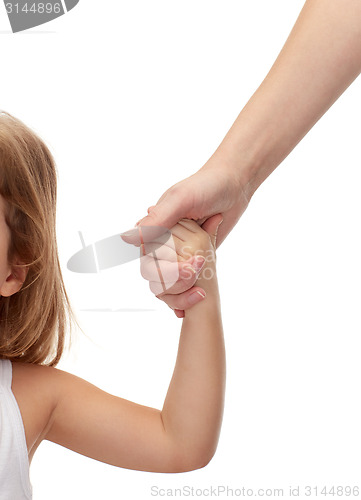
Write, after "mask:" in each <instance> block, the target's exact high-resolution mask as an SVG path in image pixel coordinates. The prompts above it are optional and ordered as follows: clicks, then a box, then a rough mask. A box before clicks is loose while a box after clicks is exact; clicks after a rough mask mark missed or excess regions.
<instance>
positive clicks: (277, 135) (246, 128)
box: [211, 0, 361, 198]
mask: <svg viewBox="0 0 361 500" xmlns="http://www.w3.org/2000/svg"><path fill="white" fill-rule="evenodd" d="M276 15H277V14H276ZM360 71H361V2H360V0H307V1H306V3H305V5H304V7H303V9H302V11H301V13H300V15H299V17H298V19H297V21H296V23H295V26H294V27H293V29H292V31H291V33H290V36H289V37H288V39H287V41H286V43H285V45H284V47H283V49H282V51H281V52H280V54H279V56H278V58H277V60H276V61H275V63H274V65H273V66H272V68H271V70H270V71H269V73H268V75H267V76H266V78H265V80H264V81H263V82H262V84H261V85H260V87H259V88H258V89H257V91H256V92H255V93H254V95H253V96H252V97H251V99H250V100H249V101H248V103H247V104H246V106H245V107H244V108H243V110H242V111H241V113H240V114H239V115H238V117H237V119H236V120H235V122H234V124H233V125H232V127H231V129H230V130H229V132H228V133H227V135H226V136H225V138H224V140H223V141H222V143H221V145H220V146H219V148H218V149H217V151H216V152H215V153H214V155H213V157H215V159H216V160H218V159H221V160H223V162H224V163H226V164H227V165H229V164H231V165H232V167H235V168H237V169H238V172H239V176H240V178H241V185H242V186H243V188H244V190H245V193H246V195H247V196H248V198H250V197H251V196H252V195H253V193H254V192H255V190H256V189H257V188H258V187H259V185H260V184H261V183H262V182H263V181H264V180H265V179H266V177H267V176H268V175H269V174H270V173H271V172H272V171H273V170H274V169H275V168H276V167H277V166H278V165H279V164H280V163H281V162H282V161H283V159H284V158H285V157H286V156H287V155H288V154H289V153H290V152H291V151H292V149H293V148H294V147H295V146H296V145H297V144H298V142H299V141H300V140H301V139H302V138H303V137H304V136H305V135H306V134H307V132H308V131H309V130H310V129H311V128H312V126H313V125H314V124H315V123H316V122H317V121H318V120H319V119H320V118H321V117H322V115H323V114H324V113H325V112H326V111H327V110H328V109H329V107H330V106H331V105H332V104H333V103H334V102H335V101H336V100H337V99H338V97H339V96H340V95H341V94H342V93H343V92H344V91H345V90H346V89H347V87H348V86H349V85H350V84H351V83H352V82H353V80H354V79H355V78H356V77H357V76H358V75H359V73H360ZM211 163H212V162H211Z"/></svg>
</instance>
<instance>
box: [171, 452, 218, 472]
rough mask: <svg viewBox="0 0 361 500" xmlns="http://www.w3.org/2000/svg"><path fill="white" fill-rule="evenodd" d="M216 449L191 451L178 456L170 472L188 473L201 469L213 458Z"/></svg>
mask: <svg viewBox="0 0 361 500" xmlns="http://www.w3.org/2000/svg"><path fill="white" fill-rule="evenodd" d="M215 451H216V449H215V448H211V449H207V450H192V451H189V452H186V453H183V454H181V455H179V454H178V456H177V458H176V460H175V461H174V463H173V468H174V470H173V471H172V472H174V473H178V472H190V471H192V470H197V469H203V467H206V466H207V465H208V464H209V462H210V461H211V460H212V458H213V457H214V454H215Z"/></svg>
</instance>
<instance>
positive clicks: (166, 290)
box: [149, 268, 198, 298]
mask: <svg viewBox="0 0 361 500" xmlns="http://www.w3.org/2000/svg"><path fill="white" fill-rule="evenodd" d="M185 271H186V273H188V275H187V276H186V277H184V278H182V276H184V275H181V274H180V277H179V279H178V280H177V281H176V282H175V283H174V282H173V283H167V282H164V281H160V280H156V281H149V288H150V290H151V292H152V293H154V295H157V296H158V295H161V294H167V295H168V294H171V295H179V294H180V293H183V292H186V291H187V290H189V289H190V288H192V286H193V285H194V284H195V282H196V281H197V279H198V274H195V273H193V272H190V271H189V270H188V269H187V268H185ZM159 298H160V297H159Z"/></svg>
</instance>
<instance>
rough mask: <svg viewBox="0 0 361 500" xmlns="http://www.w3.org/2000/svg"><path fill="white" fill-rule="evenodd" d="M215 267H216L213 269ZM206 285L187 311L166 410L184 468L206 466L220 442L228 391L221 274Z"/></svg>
mask: <svg viewBox="0 0 361 500" xmlns="http://www.w3.org/2000/svg"><path fill="white" fill-rule="evenodd" d="M213 272H214V273H215V270H213ZM200 285H201V286H202V288H204V289H205V290H206V292H207V296H206V298H205V299H204V300H203V301H202V302H200V303H199V304H196V305H195V306H194V307H193V308H192V309H191V310H189V311H186V315H185V318H184V320H183V325H182V330H181V335H180V341H179V349H178V356H177V361H176V365H175V369H174V373H173V377H172V380H171V383H170V385H169V389H168V393H167V397H166V399H165V402H164V406H163V410H162V413H161V415H162V419H163V423H164V428H165V430H166V432H167V433H168V434H169V435H170V437H171V438H172V439H173V440H174V441H175V443H176V446H177V451H178V452H179V455H178V453H177V455H178V457H179V460H182V461H183V462H182V466H181V468H182V470H190V469H194V468H200V467H203V466H205V465H206V464H207V463H208V462H209V460H210V459H211V458H212V456H213V454H214V452H215V450H216V447H217V443H218V437H219V432H220V428H221V421H222V415H223V404H224V393H225V376H226V375H225V349H224V340H223V329H222V322H221V314H220V301H219V295H218V286H217V278H216V276H215V275H214V278H212V279H211V280H206V279H205V277H204V276H203V279H202V280H201V283H200Z"/></svg>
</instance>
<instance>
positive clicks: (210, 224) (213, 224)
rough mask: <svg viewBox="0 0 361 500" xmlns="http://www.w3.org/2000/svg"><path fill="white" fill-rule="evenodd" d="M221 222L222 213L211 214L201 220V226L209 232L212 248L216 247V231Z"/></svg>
mask: <svg viewBox="0 0 361 500" xmlns="http://www.w3.org/2000/svg"><path fill="white" fill-rule="evenodd" d="M222 222H223V215H222V214H216V215H212V217H209V219H207V220H206V221H205V222H203V224H202V226H201V227H202V229H203V230H204V231H206V232H207V233H208V234H209V236H210V238H211V241H212V244H213V246H214V248H215V247H216V239H217V231H218V228H219V226H220V225H221V224H222Z"/></svg>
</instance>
